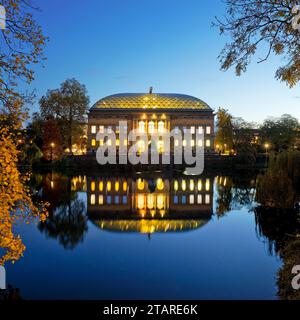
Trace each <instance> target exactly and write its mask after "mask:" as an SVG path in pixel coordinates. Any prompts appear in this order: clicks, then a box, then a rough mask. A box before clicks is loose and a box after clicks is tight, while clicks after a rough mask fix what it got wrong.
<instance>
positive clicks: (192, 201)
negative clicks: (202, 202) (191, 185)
mask: <svg viewBox="0 0 300 320" xmlns="http://www.w3.org/2000/svg"><path fill="white" fill-rule="evenodd" d="M194 203H195V196H194V195H193V194H190V204H194Z"/></svg>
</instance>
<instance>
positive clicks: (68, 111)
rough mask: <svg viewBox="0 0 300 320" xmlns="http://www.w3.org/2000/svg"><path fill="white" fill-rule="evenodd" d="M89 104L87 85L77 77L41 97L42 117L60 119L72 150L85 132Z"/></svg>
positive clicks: (67, 142) (67, 143)
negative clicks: (81, 82)
mask: <svg viewBox="0 0 300 320" xmlns="http://www.w3.org/2000/svg"><path fill="white" fill-rule="evenodd" d="M88 106H89V97H88V95H87V90H86V87H85V86H84V85H83V84H80V83H79V82H78V81H77V80H76V79H68V80H66V81H65V82H63V83H62V84H61V86H60V88H59V89H55V90H48V92H47V94H46V95H45V96H43V97H42V98H41V99H40V109H41V115H42V117H43V118H44V119H45V118H48V117H52V118H54V119H56V120H58V121H59V123H60V126H61V130H62V132H63V136H64V137H65V138H66V145H67V146H68V148H69V150H70V152H72V145H73V144H74V143H75V142H77V141H78V139H80V137H81V136H82V135H83V134H84V132H83V128H84V122H85V121H86V118H85V116H86V114H87V111H88Z"/></svg>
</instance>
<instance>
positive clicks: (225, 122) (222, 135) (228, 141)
mask: <svg viewBox="0 0 300 320" xmlns="http://www.w3.org/2000/svg"><path fill="white" fill-rule="evenodd" d="M217 128H218V130H217V134H216V138H215V143H216V145H218V149H219V150H220V151H221V152H225V151H226V150H231V149H232V148H233V126H232V115H231V114H230V113H229V112H228V110H226V109H223V108H219V110H218V112H217Z"/></svg>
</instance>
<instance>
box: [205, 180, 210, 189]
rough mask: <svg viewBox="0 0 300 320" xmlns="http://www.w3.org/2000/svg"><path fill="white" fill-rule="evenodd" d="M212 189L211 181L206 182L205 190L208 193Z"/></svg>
mask: <svg viewBox="0 0 300 320" xmlns="http://www.w3.org/2000/svg"><path fill="white" fill-rule="evenodd" d="M209 189H210V180H209V179H206V182H205V190H206V191H209Z"/></svg>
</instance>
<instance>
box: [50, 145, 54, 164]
mask: <svg viewBox="0 0 300 320" xmlns="http://www.w3.org/2000/svg"><path fill="white" fill-rule="evenodd" d="M50 146H51V162H52V161H53V148H54V147H55V143H54V142H51V144H50Z"/></svg>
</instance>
